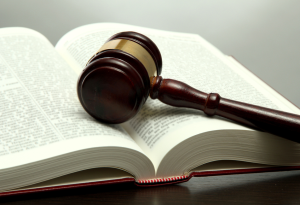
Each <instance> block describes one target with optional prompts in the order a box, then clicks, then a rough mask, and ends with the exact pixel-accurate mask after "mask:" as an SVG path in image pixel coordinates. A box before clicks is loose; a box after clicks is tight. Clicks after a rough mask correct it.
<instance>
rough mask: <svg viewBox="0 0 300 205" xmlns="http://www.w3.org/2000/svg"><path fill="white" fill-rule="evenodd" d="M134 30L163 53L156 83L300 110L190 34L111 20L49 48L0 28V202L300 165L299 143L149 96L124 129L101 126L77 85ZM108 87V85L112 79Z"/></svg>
mask: <svg viewBox="0 0 300 205" xmlns="http://www.w3.org/2000/svg"><path fill="white" fill-rule="evenodd" d="M121 31H136V32H139V33H142V34H144V35H146V36H148V37H150V38H151V39H152V40H153V41H154V42H155V44H156V45H157V46H158V48H159V49H160V51H161V54H162V58H163V71H162V75H163V76H164V78H173V79H176V80H180V81H182V82H185V83H187V84H189V85H190V86H192V87H194V88H196V89H198V90H201V91H203V92H206V93H210V92H218V93H219V94H220V95H221V96H222V97H225V98H229V99H232V100H237V101H241V102H245V103H251V104H255V105H259V106H264V107H268V108H272V109H277V110H281V111H285V112H290V113H294V114H300V111H299V109H298V108H297V107H296V106H294V105H293V104H292V103H290V102H289V101H288V100H286V99H285V98H284V97H282V96H281V95H280V94H278V93H277V92H276V91H274V90H273V89H272V88H271V87H269V86H268V85H267V84H265V83H264V82H263V81H262V80H260V79H259V78H257V77H256V76H255V75H254V74H252V73H251V72H250V71H248V70H247V69H246V68H244V67H243V66H242V65H241V64H240V63H239V62H237V61H236V60H235V59H234V58H232V57H230V56H226V55H224V54H223V53H221V52H220V51H219V50H218V49H217V48H215V47H214V46H213V45H211V44H210V43H208V42H207V41H205V40H204V39H203V38H201V37H200V36H198V35H194V34H185V33H176V32H168V31H161V30H155V29H149V28H142V27H136V26H130V25H123V24H115V23H98V24H91V25H86V26H82V27H79V28H76V29H74V30H72V31H70V32H68V33H67V34H65V35H64V36H63V37H62V38H61V39H60V40H59V42H58V43H57V45H56V46H55V47H54V46H53V45H51V43H50V42H49V41H48V40H47V39H46V37H44V36H43V35H42V34H40V33H38V32H36V31H33V30H31V29H27V28H2V29H0V74H1V75H0V196H5V195H14V194H20V193H31V192H39V191H48V190H55V189H68V188H74V187H84V186H93V185H99V184H111V183H124V182H132V183H135V184H136V185H138V186H154V185H155V186H156V185H164V184H170V183H178V182H184V181H187V180H189V179H190V178H191V177H194V176H210V175H219V174H237V173H253V172H264V171H279V170H293V169H299V168H300V145H299V144H298V143H296V142H292V141H289V140H287V139H283V138H281V137H278V136H275V135H272V134H269V133H265V132H262V131H257V130H254V129H251V128H248V127H245V126H242V125H239V124H237V123H234V122H232V121H230V120H226V119H224V118H221V117H208V116H206V115H205V114H204V113H202V112H201V111H197V110H191V109H187V108H174V107H171V106H168V105H164V104H162V103H160V102H159V101H155V100H151V99H148V100H147V102H146V103H145V105H144V106H143V108H142V109H141V110H140V112H139V113H138V114H137V115H136V116H135V117H134V118H133V119H131V120H130V121H129V122H125V123H122V124H118V125H110V124H103V123H100V122H98V121H96V120H95V119H93V118H92V117H90V116H89V115H88V114H87V113H86V112H85V111H84V110H83V108H82V107H81V105H80V103H79V101H78V98H77V94H76V83H77V78H78V76H79V74H80V72H81V71H82V69H83V68H84V67H85V64H86V63H87V61H88V60H89V59H90V57H91V56H92V55H93V54H94V53H95V52H96V51H97V50H98V49H99V48H100V47H101V46H102V45H103V44H104V42H105V41H106V40H107V39H108V38H109V37H110V36H112V35H113V34H115V33H118V32H121ZM111 83H114V82H111Z"/></svg>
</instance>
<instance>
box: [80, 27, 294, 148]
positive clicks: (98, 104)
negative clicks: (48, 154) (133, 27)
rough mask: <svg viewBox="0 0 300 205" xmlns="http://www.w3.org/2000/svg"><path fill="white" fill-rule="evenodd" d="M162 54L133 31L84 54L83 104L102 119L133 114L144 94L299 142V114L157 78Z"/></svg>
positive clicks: (107, 120) (120, 118) (124, 118)
mask: <svg viewBox="0 0 300 205" xmlns="http://www.w3.org/2000/svg"><path fill="white" fill-rule="evenodd" d="M161 72H162V57H161V54H160V51H159V49H158V48H157V46H156V45H155V43H154V42H153V41H152V40H151V39H150V38H148V37H146V36H145V35H142V34H140V33H137V32H132V31H128V32H121V33H117V34H115V35H113V36H112V37H110V38H109V39H108V40H107V41H106V43H105V44H104V45H103V46H102V47H101V48H100V49H99V50H98V51H97V52H96V54H95V55H94V56H92V57H91V58H90V60H89V61H88V63H87V64H86V67H85V68H84V70H83V71H82V73H81V75H80V76H79V78H78V82H77V94H78V98H79V101H80V103H81V104H82V106H83V108H84V109H85V110H86V112H87V113H89V114H90V115H91V116H92V117H94V118H95V119H97V120H99V121H100V122H104V123H113V124H118V123H122V122H125V121H128V120H130V119H131V118H132V117H134V116H135V115H136V114H137V113H138V111H139V110H140V109H141V107H142V106H143V105H144V103H145V102H146V100H147V98H148V96H149V95H150V97H151V98H152V99H159V100H160V101H161V102H163V103H165V104H168V105H171V106H175V107H186V108H193V109H197V110H202V111H203V112H204V113H205V114H206V115H208V116H213V115H219V116H222V117H224V118H227V119H230V120H232V121H235V122H238V123H240V124H243V125H246V126H248V127H251V128H254V129H258V130H261V131H266V132H269V133H272V134H275V135H278V136H281V137H284V138H286V139H289V140H292V141H295V142H300V116H299V115H296V114H291V113H287V112H282V111H278V110H273V109H269V108H264V107H260V106H255V105H251V104H247V103H242V102H238V101H234V100H229V99H226V98H222V97H220V95H219V94H217V93H210V94H207V93H204V92H201V91H199V90H196V89H194V88H192V87H190V86H189V85H187V84H185V83H182V82H179V81H176V80H172V79H163V78H162V77H161V76H160V74H161Z"/></svg>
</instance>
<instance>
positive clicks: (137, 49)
mask: <svg viewBox="0 0 300 205" xmlns="http://www.w3.org/2000/svg"><path fill="white" fill-rule="evenodd" d="M110 49H118V50H121V51H124V52H126V53H129V54H131V55H132V56H134V57H135V58H137V59H138V60H139V61H140V62H141V63H142V64H143V65H144V67H145V68H146V70H147V72H148V75H149V77H152V76H157V71H156V65H155V62H154V60H153V58H152V56H151V55H150V53H148V51H147V50H146V49H145V48H144V47H143V46H141V45H140V44H138V43H135V42H133V41H130V40H126V39H115V40H112V41H108V42H106V43H105V44H104V45H103V46H102V47H101V48H100V49H99V50H98V51H97V53H99V52H101V51H104V50H110ZM97 53H96V54H97Z"/></svg>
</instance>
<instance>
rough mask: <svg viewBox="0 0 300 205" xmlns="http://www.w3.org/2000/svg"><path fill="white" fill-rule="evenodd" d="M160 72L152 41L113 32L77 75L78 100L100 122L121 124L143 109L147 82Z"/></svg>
mask: <svg viewBox="0 0 300 205" xmlns="http://www.w3.org/2000/svg"><path fill="white" fill-rule="evenodd" d="M161 69H162V58H161V54H160V52H159V50H158V48H157V46H156V45H155V44H154V43H153V41H151V40H150V39H149V38H148V37H146V36H144V35H142V34H140V33H136V32H121V33H117V34H115V35H114V36H112V37H110V38H109V39H108V40H107V41H106V43H105V44H104V45H103V46H102V47H101V48H100V49H99V50H98V51H97V53H96V54H95V55H94V56H93V57H92V58H91V59H90V60H89V61H88V63H87V65H86V67H85V68H84V70H83V71H82V73H81V75H80V76H79V79H78V82H77V94H78V98H79V101H80V103H81V104H82V106H83V108H84V109H85V110H86V111H87V112H88V113H89V114H90V115H91V116H92V117H94V118H95V119H97V120H99V121H101V122H105V123H122V122H125V121H127V120H129V119H130V118H132V117H133V116H135V114H136V113H137V112H138V111H139V110H140V108H141V107H142V106H143V104H144V103H145V101H146V100H147V98H148V96H149V90H150V80H149V79H150V77H153V76H157V75H160V74H161Z"/></svg>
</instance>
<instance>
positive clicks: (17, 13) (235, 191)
mask: <svg viewBox="0 0 300 205" xmlns="http://www.w3.org/2000/svg"><path fill="white" fill-rule="evenodd" d="M299 8H300V1H293V0H287V1H283V0H265V1H261V0H252V1H243V0H230V1H222V0H210V1H182V2H179V1H176V2H175V1H171V0H165V1H158V0H152V1H151V2H150V1H149V2H146V3H141V1H138V0H127V1H116V0H110V1H106V2H104V1H93V0H85V1H72V0H64V1H61V0H52V1H39V0H26V1H17V0H2V1H1V2H0V28H1V27H12V26H22V27H28V28H32V29H34V30H37V31H39V32H41V33H42V34H44V35H45V36H46V37H47V38H48V39H49V40H50V41H51V42H52V43H53V45H55V43H56V42H57V41H58V40H59V38H60V37H61V36H62V35H63V34H65V33H66V32H68V31H69V30H71V29H73V28H76V27H78V26H81V25H84V24H89V23H95V22H117V23H126V24H132V25H138V26H144V27H150V28H157V29H163V30H170V31H179V32H187V33H197V34H199V35H200V36H202V37H204V38H205V39H207V40H208V41H209V42H211V43H212V44H214V45H215V46H216V47H217V48H219V49H220V50H221V51H222V52H223V53H226V54H229V55H233V56H235V57H236V58H237V59H238V60H239V61H240V62H241V63H242V64H244V65H245V66H246V67H247V68H248V69H249V70H251V71H252V72H254V73H255V74H256V75H258V76H259V77H260V78H261V79H263V80H264V81H265V82H267V83H268V84H269V85H271V86H272V87H273V88H275V89H276V90H277V91H279V92H280V93H281V94H282V95H284V96H285V97H286V98H287V99H289V100H290V101H291V102H293V103H294V104H296V105H297V106H298V107H300V95H299V92H298V88H299V87H300V81H299V80H298V76H299V75H300V58H299V53H300V38H299V36H300V24H299V20H300V12H299ZM216 92H217V91H216ZM299 191H300V171H287V172H276V173H257V174H243V175H230V176H213V177H200V178H193V179H191V180H190V181H189V182H187V183H182V184H178V185H171V186H162V187H151V188H137V187H135V186H134V185H131V184H123V185H118V186H115V185H109V186H99V187H94V188H85V189H76V190H72V191H56V192H49V193H44V194H39V195H37V194H32V195H27V196H14V197H5V198H0V202H4V203H5V204H105V203H107V204H108V203H109V204H121V203H130V204H141V203H143V204H242V203H243V204H299V203H300V194H299V193H300V192H299Z"/></svg>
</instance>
